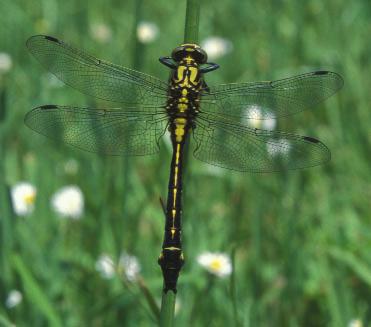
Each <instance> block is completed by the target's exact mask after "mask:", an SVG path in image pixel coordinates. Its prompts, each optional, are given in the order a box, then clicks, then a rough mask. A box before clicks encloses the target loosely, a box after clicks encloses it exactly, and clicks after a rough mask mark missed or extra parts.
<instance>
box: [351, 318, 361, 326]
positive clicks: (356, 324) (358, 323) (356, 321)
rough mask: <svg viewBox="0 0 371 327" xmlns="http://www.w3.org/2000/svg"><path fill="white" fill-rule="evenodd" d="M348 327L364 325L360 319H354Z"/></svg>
mask: <svg viewBox="0 0 371 327" xmlns="http://www.w3.org/2000/svg"><path fill="white" fill-rule="evenodd" d="M348 327H363V323H362V321H361V320H360V319H352V320H351V321H350V322H349V324H348Z"/></svg>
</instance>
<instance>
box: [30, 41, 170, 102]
mask: <svg viewBox="0 0 371 327" xmlns="http://www.w3.org/2000/svg"><path fill="white" fill-rule="evenodd" d="M26 44H27V47H28V49H29V51H30V52H31V53H32V54H33V55H34V56H35V57H36V59H37V60H38V61H39V62H40V63H41V64H42V65H43V66H44V67H45V68H46V69H47V70H49V71H50V72H51V73H53V74H54V75H55V76H56V77H58V78H59V79H60V80H62V81H63V82H64V83H65V84H67V85H69V86H72V87H74V88H75V89H77V90H79V91H80V92H82V93H85V94H87V95H90V96H94V97H96V98H99V99H103V100H107V101H113V102H121V103H125V104H129V105H135V104H141V105H158V106H159V105H164V103H165V101H166V99H167V96H166V94H167V83H165V82H163V81H161V80H159V79H157V78H156V77H153V76H150V75H147V74H144V73H141V72H138V71H135V70H132V69H129V68H125V67H121V66H118V65H114V64H111V63H109V62H106V61H104V60H101V59H97V58H95V57H93V56H91V55H89V54H86V53H84V52H83V51H81V50H79V49H76V48H73V47H71V46H70V45H68V44H67V43H64V42H63V41H60V40H58V39H56V38H54V37H51V36H45V35H36V36H32V37H31V38H29V39H28V40H27V43H26Z"/></svg>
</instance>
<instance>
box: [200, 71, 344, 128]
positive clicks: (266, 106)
mask: <svg viewBox="0 0 371 327" xmlns="http://www.w3.org/2000/svg"><path fill="white" fill-rule="evenodd" d="M342 86H343V79H342V77H341V76H340V75H338V74H336V73H333V72H329V71H317V72H312V73H307V74H302V75H298V76H294V77H290V78H285V79H282V80H277V81H268V82H253V83H234V84H221V85H218V86H215V87H212V86H210V87H209V89H208V90H206V89H205V90H204V91H203V92H202V100H201V106H200V107H201V109H200V110H201V111H203V112H205V113H212V114H216V115H219V116H221V118H223V116H224V117H225V118H226V119H228V120H232V121H234V122H236V123H240V122H241V121H243V120H245V119H272V118H273V119H275V118H278V117H285V116H289V115H292V114H295V113H298V112H300V111H303V110H305V109H308V108H311V107H313V106H315V105H316V104H318V103H320V102H322V101H324V100H325V99H327V98H328V97H330V96H331V95H333V94H334V93H336V92H337V91H338V90H339V89H341V87H342Z"/></svg>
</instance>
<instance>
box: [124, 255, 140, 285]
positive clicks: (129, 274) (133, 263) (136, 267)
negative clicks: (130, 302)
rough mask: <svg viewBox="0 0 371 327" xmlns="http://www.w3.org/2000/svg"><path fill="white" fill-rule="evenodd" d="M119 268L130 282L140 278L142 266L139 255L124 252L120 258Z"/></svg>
mask: <svg viewBox="0 0 371 327" xmlns="http://www.w3.org/2000/svg"><path fill="white" fill-rule="evenodd" d="M119 269H120V270H121V271H122V272H123V273H124V275H125V277H126V279H127V280H128V281H129V282H134V281H136V279H137V278H138V275H139V273H140V270H141V266H140V263H139V260H138V258H137V257H135V256H132V255H129V254H127V253H125V252H123V253H122V254H121V256H120V259H119Z"/></svg>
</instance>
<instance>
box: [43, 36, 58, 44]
mask: <svg viewBox="0 0 371 327" xmlns="http://www.w3.org/2000/svg"><path fill="white" fill-rule="evenodd" d="M45 38H46V39H47V40H49V41H52V42H56V43H59V40H58V39H56V38H55V37H52V36H48V35H45Z"/></svg>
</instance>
